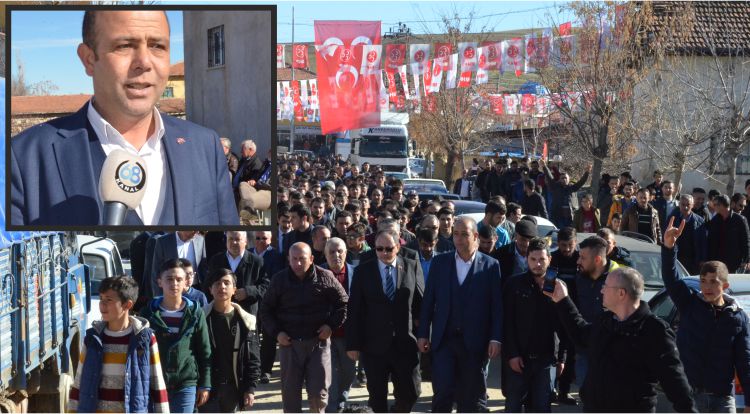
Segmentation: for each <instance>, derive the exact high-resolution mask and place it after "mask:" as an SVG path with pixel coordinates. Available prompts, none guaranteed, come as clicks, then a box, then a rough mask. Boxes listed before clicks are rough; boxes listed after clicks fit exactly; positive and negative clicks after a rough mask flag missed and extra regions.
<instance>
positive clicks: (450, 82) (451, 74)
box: [445, 53, 458, 89]
mask: <svg viewBox="0 0 750 414" xmlns="http://www.w3.org/2000/svg"><path fill="white" fill-rule="evenodd" d="M446 66H447V68H446V70H445V89H455V87H456V76H457V75H458V54H457V53H453V54H451V55H449V56H448V64H447V65H446Z"/></svg>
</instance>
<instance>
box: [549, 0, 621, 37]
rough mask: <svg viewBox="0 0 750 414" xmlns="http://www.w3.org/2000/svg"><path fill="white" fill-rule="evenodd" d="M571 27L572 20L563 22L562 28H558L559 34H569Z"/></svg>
mask: <svg viewBox="0 0 750 414" xmlns="http://www.w3.org/2000/svg"><path fill="white" fill-rule="evenodd" d="M618 7H619V6H618ZM571 29H572V25H571V23H570V22H565V23H563V24H561V25H560V28H559V29H558V32H559V35H560V36H569V35H570V30H571Z"/></svg>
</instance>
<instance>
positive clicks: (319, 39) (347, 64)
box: [314, 20, 380, 135]
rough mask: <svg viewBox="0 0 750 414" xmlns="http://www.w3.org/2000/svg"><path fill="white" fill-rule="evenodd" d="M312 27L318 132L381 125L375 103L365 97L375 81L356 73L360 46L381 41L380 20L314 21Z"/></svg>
mask: <svg viewBox="0 0 750 414" xmlns="http://www.w3.org/2000/svg"><path fill="white" fill-rule="evenodd" d="M314 27H315V49H316V52H315V53H316V61H317V66H318V67H317V71H318V99H319V102H320V129H321V133H322V134H324V135H325V134H328V133H331V132H339V131H344V130H348V129H356V128H367V127H373V126H378V125H380V110H379V109H378V105H377V102H375V101H374V100H372V99H369V100H368V99H367V96H368V93H370V94H377V93H378V84H377V83H376V82H371V81H368V79H365V77H363V76H360V73H359V70H360V68H361V67H362V49H363V46H364V45H377V44H380V22H379V21H377V22H369V21H341V20H325V21H321V20H316V21H315V22H314ZM370 89H371V90H370ZM371 96H372V95H371Z"/></svg>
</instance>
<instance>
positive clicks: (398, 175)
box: [384, 171, 409, 181]
mask: <svg viewBox="0 0 750 414" xmlns="http://www.w3.org/2000/svg"><path fill="white" fill-rule="evenodd" d="M384 174H385V180H386V181H390V180H391V178H395V179H397V180H401V181H404V180H406V179H408V178H409V174H407V173H405V172H398V171H386V172H385V173H384Z"/></svg>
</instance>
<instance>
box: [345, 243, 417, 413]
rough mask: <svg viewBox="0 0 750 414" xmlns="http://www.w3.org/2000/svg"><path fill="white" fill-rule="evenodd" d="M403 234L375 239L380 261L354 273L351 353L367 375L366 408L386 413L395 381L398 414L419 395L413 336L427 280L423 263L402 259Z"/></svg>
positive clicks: (349, 329)
mask: <svg viewBox="0 0 750 414" xmlns="http://www.w3.org/2000/svg"><path fill="white" fill-rule="evenodd" d="M400 247H401V245H400V243H399V234H398V233H397V232H395V231H392V230H386V231H381V232H380V233H378V236H377V237H376V239H375V251H376V252H377V256H378V258H377V260H370V261H369V262H364V263H361V264H360V265H359V266H357V268H356V269H355V270H354V277H353V281H352V289H351V295H350V298H349V307H348V311H349V318H348V319H347V322H346V338H347V341H346V342H347V351H348V352H347V353H348V354H349V356H350V358H352V359H354V360H356V359H359V357H360V354H361V356H362V361H363V363H364V367H365V373H366V374H367V391H368V393H369V394H370V398H369V400H368V405H369V406H370V407H371V408H372V409H373V410H374V411H375V412H380V413H385V412H388V411H389V410H388V378H389V377H390V378H391V379H392V380H393V389H394V391H393V395H394V397H395V399H396V403H395V405H394V407H393V411H394V412H405V413H408V412H410V411H411V409H412V407H413V406H414V403H415V402H416V401H417V398H418V397H419V394H420V391H421V388H420V387H421V379H420V375H419V352H418V351H417V341H416V338H415V337H414V335H413V334H412V326H413V320H414V319H415V318H418V317H419V311H420V307H421V304H422V295H423V292H424V275H423V274H422V267H421V265H420V264H419V262H417V261H415V260H411V259H405V258H402V257H399V255H398V251H399V249H400Z"/></svg>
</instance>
